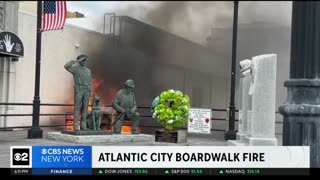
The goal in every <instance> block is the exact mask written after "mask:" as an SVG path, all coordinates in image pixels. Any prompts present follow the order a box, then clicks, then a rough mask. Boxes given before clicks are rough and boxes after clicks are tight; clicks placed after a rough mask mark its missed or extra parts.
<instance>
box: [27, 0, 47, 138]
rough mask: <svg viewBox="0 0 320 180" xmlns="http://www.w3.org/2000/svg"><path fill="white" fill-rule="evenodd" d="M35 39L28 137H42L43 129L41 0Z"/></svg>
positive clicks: (38, 8)
mask: <svg viewBox="0 0 320 180" xmlns="http://www.w3.org/2000/svg"><path fill="white" fill-rule="evenodd" d="M37 11H38V15H37V40H36V73H35V90H34V99H33V112H32V127H31V128H30V129H29V130H28V138H29V139H36V138H42V136H43V131H42V129H40V126H39V114H40V67H41V66H40V65H41V17H42V1H38V7H37Z"/></svg>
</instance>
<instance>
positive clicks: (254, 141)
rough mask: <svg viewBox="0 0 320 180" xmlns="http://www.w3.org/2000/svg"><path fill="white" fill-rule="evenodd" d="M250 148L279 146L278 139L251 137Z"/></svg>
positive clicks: (249, 139) (249, 140)
mask: <svg viewBox="0 0 320 180" xmlns="http://www.w3.org/2000/svg"><path fill="white" fill-rule="evenodd" d="M247 139H248V146H277V145H278V140H277V139H276V138H255V137H249V138H247Z"/></svg>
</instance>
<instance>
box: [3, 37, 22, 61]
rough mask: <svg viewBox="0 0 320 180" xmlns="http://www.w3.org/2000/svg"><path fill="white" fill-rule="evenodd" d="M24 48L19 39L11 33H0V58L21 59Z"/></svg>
mask: <svg viewBox="0 0 320 180" xmlns="http://www.w3.org/2000/svg"><path fill="white" fill-rule="evenodd" d="M23 55H24V47H23V44H22V41H21V40H20V38H19V37H18V36H17V35H15V34H14V33H12V32H8V31H4V32H0V57H1V56H5V57H23Z"/></svg>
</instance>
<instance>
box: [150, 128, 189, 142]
mask: <svg viewBox="0 0 320 180" xmlns="http://www.w3.org/2000/svg"><path fill="white" fill-rule="evenodd" d="M155 141H156V142H164V143H187V130H184V129H179V130H172V131H169V130H166V129H158V130H156V135H155Z"/></svg>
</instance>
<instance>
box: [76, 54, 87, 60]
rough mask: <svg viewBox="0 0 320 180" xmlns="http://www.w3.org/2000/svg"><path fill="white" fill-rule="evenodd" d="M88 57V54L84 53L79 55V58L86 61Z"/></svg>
mask: <svg viewBox="0 0 320 180" xmlns="http://www.w3.org/2000/svg"><path fill="white" fill-rule="evenodd" d="M87 58H88V56H86V55H84V54H82V55H79V56H78V57H77V60H81V61H86V60H87Z"/></svg>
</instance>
